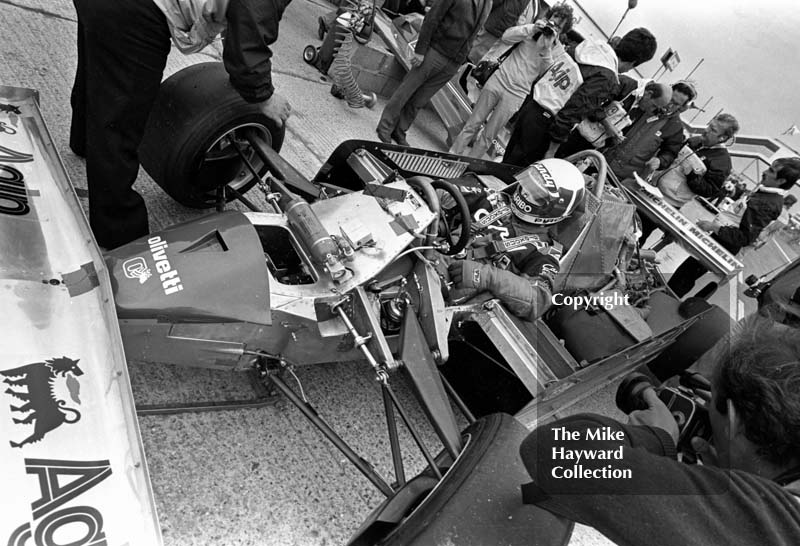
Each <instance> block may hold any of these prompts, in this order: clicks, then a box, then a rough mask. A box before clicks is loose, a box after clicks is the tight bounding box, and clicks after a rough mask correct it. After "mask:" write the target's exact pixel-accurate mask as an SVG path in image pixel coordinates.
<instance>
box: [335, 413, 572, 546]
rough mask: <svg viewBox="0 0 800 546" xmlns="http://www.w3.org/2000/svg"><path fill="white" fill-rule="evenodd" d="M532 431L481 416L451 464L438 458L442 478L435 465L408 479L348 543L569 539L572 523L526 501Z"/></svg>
mask: <svg viewBox="0 0 800 546" xmlns="http://www.w3.org/2000/svg"><path fill="white" fill-rule="evenodd" d="M527 435H528V430H527V429H526V428H525V427H524V426H522V424H521V423H519V422H518V421H516V420H515V419H514V418H513V417H511V416H509V415H505V414H499V413H496V414H492V415H488V416H486V417H484V418H482V419H480V420H478V421H476V422H475V423H474V424H472V425H470V426H469V427H468V428H467V429H466V430H465V431H464V433H463V438H464V442H465V443H464V449H463V450H462V452H461V454H460V455H459V456H458V458H457V459H456V462H455V463H454V464H450V462H451V461H450V460H449V457H446V456H441V455H440V457H439V458H437V462H438V463H439V465H438V466H440V468H442V472H443V473H444V472H445V471H446V474H444V476H443V478H442V480H441V481H437V480H436V479H435V478H434V477H433V474H432V473H431V472H430V470H428V471H425V472H423V473H422V474H421V475H420V476H417V477H416V478H414V479H412V480H409V481H408V483H407V484H406V486H405V487H403V488H401V489H400V490H399V491H397V492H396V493H395V495H393V496H392V497H391V498H389V499H387V500H386V501H385V502H384V503H383V504H382V505H381V506H379V507H378V508H377V509H376V510H375V511H374V512H373V513H372V514H371V515H370V517H369V518H368V519H367V521H366V522H364V524H363V525H362V527H361V529H359V531H358V532H357V533H356V535H355V536H354V537H353V538H352V539H351V541H350V542H349V544H348V546H366V545H369V546H376V545H382V546H383V545H387V546H388V545H391V546H401V545H402V546H409V545H419V546H422V545H429V544H450V543H452V541H453V538H454V537H458V538H457V540H456V543H458V544H459V545H460V546H470V545H474V546H485V545H487V544H504V545H509V546H515V545H520V546H521V545H526V546H529V545H531V544H539V545H542V546H544V545H547V546H555V545H560V544H566V543H567V542H568V541H569V537H570V536H571V534H572V523H571V522H569V521H567V520H564V519H562V518H559V517H557V516H555V515H553V514H551V513H550V512H547V511H545V510H542V509H540V508H537V507H536V506H532V505H525V504H522V500H521V493H520V485H521V484H523V483H527V482H530V481H531V480H530V477H529V476H528V472H527V471H526V470H525V467H524V465H523V463H522V460H521V459H520V456H519V446H520V443H521V442H522V440H523V439H524V438H525V437H526V436H527ZM448 467H449V468H448Z"/></svg>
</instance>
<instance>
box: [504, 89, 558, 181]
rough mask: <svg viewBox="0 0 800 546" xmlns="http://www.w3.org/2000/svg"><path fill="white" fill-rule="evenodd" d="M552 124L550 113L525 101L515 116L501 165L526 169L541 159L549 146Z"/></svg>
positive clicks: (536, 104)
mask: <svg viewBox="0 0 800 546" xmlns="http://www.w3.org/2000/svg"><path fill="white" fill-rule="evenodd" d="M529 97H530V96H529ZM552 123H553V115H552V114H551V113H550V112H548V111H547V110H545V109H544V108H542V107H541V106H539V104H538V103H536V102H535V101H533V100H530V99H526V102H525V104H523V105H522V108H520V110H519V112H518V114H517V121H516V123H514V131H513V132H512V133H511V138H510V139H509V140H508V146H507V147H506V153H505V155H504V156H503V163H508V164H509V165H516V166H518V167H527V166H528V165H530V164H531V163H534V162H536V161H539V160H540V159H543V158H544V155H545V153H546V152H547V148H548V147H549V146H550V135H549V134H548V130H549V129H550V125H551V124H552Z"/></svg>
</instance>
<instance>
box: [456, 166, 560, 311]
mask: <svg viewBox="0 0 800 546" xmlns="http://www.w3.org/2000/svg"><path fill="white" fill-rule="evenodd" d="M449 182H450V183H452V184H454V185H455V186H456V187H457V188H458V189H459V190H460V191H461V193H462V194H463V195H464V197H465V198H466V201H467V205H468V207H469V210H470V213H471V215H472V231H473V232H474V236H473V243H472V244H471V245H470V246H469V247H468V248H467V250H466V251H465V252H466V256H464V258H463V259H460V257H459V258H456V259H452V260H451V261H450V263H449V265H448V273H449V276H450V280H451V281H452V283H453V285H452V287H451V289H450V293H449V296H448V299H449V300H450V302H451V303H455V304H458V303H462V302H464V301H466V300H467V299H470V298H471V297H473V296H475V295H476V294H478V293H479V292H489V293H491V294H492V296H494V297H496V298H498V299H499V300H500V301H501V302H502V303H503V304H504V305H505V306H506V307H507V308H508V310H509V311H511V312H512V313H513V314H514V315H516V316H518V317H520V318H523V319H527V320H536V319H537V318H539V317H540V316H541V315H542V314H543V313H544V312H545V311H546V310H547V309H548V308H549V307H550V304H551V301H552V290H553V281H554V279H555V276H556V274H557V273H558V270H559V266H558V260H559V259H560V258H561V254H562V246H561V245H560V244H559V243H558V242H556V241H554V240H553V238H552V236H551V235H550V233H549V232H548V228H547V227H546V226H537V225H534V224H529V223H527V222H523V221H521V220H519V219H518V218H517V217H516V216H514V215H513V213H512V211H511V208H510V206H509V203H510V201H511V198H510V196H509V195H508V194H506V193H502V192H492V191H490V190H486V189H484V188H483V187H482V186H477V185H475V182H474V181H472V180H470V178H469V177H465V178H462V179H455V180H450V181H449ZM453 205H454V203H453V202H452V200H450V202H448V199H447V198H446V197H444V196H443V198H442V206H443V208H444V209H445V214H452V211H453V210H454V209H453V208H452V207H453Z"/></svg>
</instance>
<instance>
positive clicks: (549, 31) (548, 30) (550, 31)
mask: <svg viewBox="0 0 800 546" xmlns="http://www.w3.org/2000/svg"><path fill="white" fill-rule="evenodd" d="M542 34H544V35H545V36H555V35H556V34H558V26H557V25H556V24H555V23H554V22H553V21H547V22H546V23H545V27H544V28H543V29H542Z"/></svg>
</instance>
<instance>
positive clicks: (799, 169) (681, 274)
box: [667, 157, 800, 298]
mask: <svg viewBox="0 0 800 546" xmlns="http://www.w3.org/2000/svg"><path fill="white" fill-rule="evenodd" d="M798 178H800V158H797V157H792V158H782V159H776V160H775V161H774V162H773V163H772V165H771V166H770V168H769V169H767V170H766V171H764V174H763V175H762V176H761V184H760V185H759V186H758V188H757V189H756V191H755V193H753V195H751V196H750V198H749V200H748V201H747V208H746V209H745V211H744V214H743V215H742V220H741V221H740V222H739V225H738V226H720V225H719V224H716V223H714V222H708V221H705V220H701V221H699V222H697V226H698V227H699V228H700V229H703V230H705V231H708V232H710V233H713V237H714V239H715V240H716V241H717V242H719V243H720V244H721V245H722V246H723V247H725V249H726V250H727V251H728V252H730V253H731V254H737V253H738V252H739V251H740V250H741V249H742V248H743V247H745V246H748V245H751V244H753V243H754V242H755V241H756V239H758V235H759V234H760V233H761V230H762V229H764V228H765V227H766V226H767V225H769V224H770V223H771V222H772V221H773V220H775V219H777V218H778V217H779V216H780V215H781V210H783V199H784V196H785V195H786V193H787V191H788V190H789V188H791V187H792V186H793V185H794V184H795V182H796V181H797V179H798ZM706 271H707V270H706V268H705V267H704V266H703V264H701V263H700V261H699V260H697V259H695V258H693V257H689V258H687V259H686V260H684V262H683V263H682V264H681V265H679V266H678V268H677V269H676V270H675V273H674V274H673V275H672V277H670V279H669V281H668V282H667V284H668V285H669V287H670V288H671V289H672V290H673V292H675V294H676V295H677V296H678V297H679V298H682V297H683V296H685V295H686V294H688V293H689V292H690V291H691V290H692V288H693V287H694V284H695V281H697V279H699V278H700V277H702V276H703V274H704V273H705V272H706ZM715 288H716V285H715V284H713V285H712V288H711V289H712V290H713V289H715ZM711 293H713V292H709V291H706V289H705V288H704V289H703V294H702V295H701V297H708V296H709V295H711Z"/></svg>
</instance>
